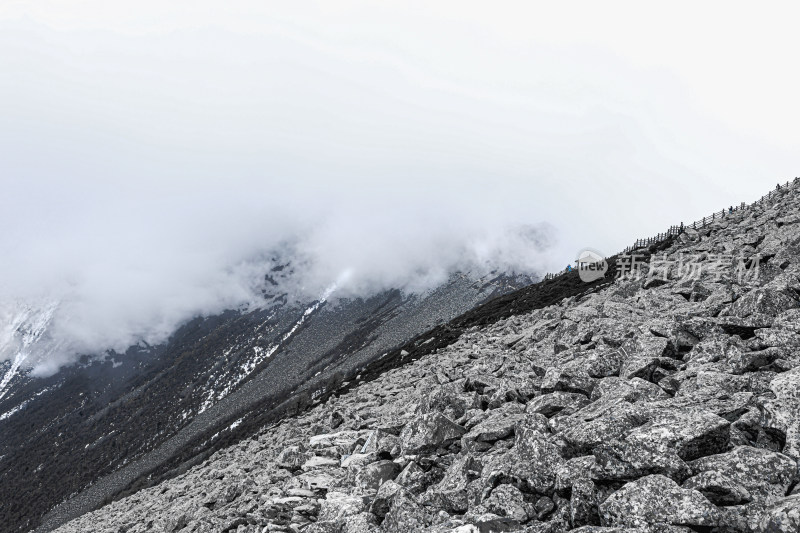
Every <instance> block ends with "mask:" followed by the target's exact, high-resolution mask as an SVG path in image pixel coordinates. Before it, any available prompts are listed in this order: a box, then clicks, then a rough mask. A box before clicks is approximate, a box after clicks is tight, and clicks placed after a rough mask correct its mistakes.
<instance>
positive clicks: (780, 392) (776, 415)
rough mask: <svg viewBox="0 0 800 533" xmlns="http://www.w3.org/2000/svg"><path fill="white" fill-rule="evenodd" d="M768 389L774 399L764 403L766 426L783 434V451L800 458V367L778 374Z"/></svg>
mask: <svg viewBox="0 0 800 533" xmlns="http://www.w3.org/2000/svg"><path fill="white" fill-rule="evenodd" d="M770 389H772V392H773V393H775V396H776V399H775V400H774V401H769V402H766V403H765V405H764V409H765V415H766V417H765V418H766V426H767V427H768V428H771V429H775V430H778V431H780V432H782V433H783V434H784V435H785V437H786V445H785V447H784V449H783V453H785V454H786V455H788V456H790V457H793V458H795V459H800V367H797V368H794V369H792V370H790V371H788V372H784V373H783V374H779V375H778V376H777V377H775V378H774V379H773V380H772V382H771V383H770Z"/></svg>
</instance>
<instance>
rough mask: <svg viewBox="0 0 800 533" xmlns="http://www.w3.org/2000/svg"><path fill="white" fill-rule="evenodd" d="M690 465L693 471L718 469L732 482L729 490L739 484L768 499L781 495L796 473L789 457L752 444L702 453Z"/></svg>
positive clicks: (757, 496) (733, 490)
mask: <svg viewBox="0 0 800 533" xmlns="http://www.w3.org/2000/svg"><path fill="white" fill-rule="evenodd" d="M690 466H691V468H692V470H693V471H694V472H696V473H701V472H705V473H707V472H717V473H719V474H721V475H722V476H724V477H726V478H728V479H730V480H732V481H733V482H734V483H735V485H732V486H731V487H730V488H731V491H732V492H734V493H736V492H738V491H739V489H737V485H738V486H740V487H743V488H744V489H745V490H746V491H747V492H748V493H749V494H751V495H752V496H753V497H756V498H760V499H763V500H764V501H766V502H767V503H772V502H773V501H775V500H777V499H778V498H782V497H784V496H785V495H786V491H787V490H788V489H789V487H790V486H791V485H792V483H793V482H794V481H795V480H796V475H797V464H796V463H795V461H794V460H793V459H791V458H790V457H787V456H785V455H783V454H781V453H777V452H772V451H769V450H763V449H760V448H753V447H751V446H739V447H737V448H735V449H734V450H733V451H730V452H727V453H722V454H718V455H710V456H708V457H703V458H701V459H698V460H696V461H692V462H691V463H690ZM720 479H724V478H720Z"/></svg>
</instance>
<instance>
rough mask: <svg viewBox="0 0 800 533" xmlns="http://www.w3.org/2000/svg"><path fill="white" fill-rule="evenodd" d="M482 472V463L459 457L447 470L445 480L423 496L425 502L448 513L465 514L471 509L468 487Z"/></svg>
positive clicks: (472, 458)
mask: <svg viewBox="0 0 800 533" xmlns="http://www.w3.org/2000/svg"><path fill="white" fill-rule="evenodd" d="M480 471H481V465H480V463H479V462H477V461H476V460H475V458H474V457H472V456H471V455H463V456H461V457H458V458H457V459H456V460H455V461H454V462H453V464H452V465H450V468H448V469H447V471H446V472H445V475H444V478H442V480H441V481H440V482H439V483H438V484H436V485H435V486H432V487H430V488H429V489H428V491H427V492H426V493H425V494H424V495H423V497H422V499H423V501H424V502H425V503H429V504H431V505H434V506H436V507H439V508H442V509H444V510H446V511H448V512H453V513H463V512H465V511H466V510H467V509H468V508H469V495H468V493H467V486H468V485H469V483H470V481H472V480H473V479H476V478H477V477H478V475H479V474H480Z"/></svg>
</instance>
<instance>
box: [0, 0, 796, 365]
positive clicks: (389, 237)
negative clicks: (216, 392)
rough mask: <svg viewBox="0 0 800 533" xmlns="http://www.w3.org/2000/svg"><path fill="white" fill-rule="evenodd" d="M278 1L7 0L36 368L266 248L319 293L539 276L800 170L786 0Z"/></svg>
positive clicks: (8, 175)
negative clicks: (42, 327) (40, 348)
mask: <svg viewBox="0 0 800 533" xmlns="http://www.w3.org/2000/svg"><path fill="white" fill-rule="evenodd" d="M164 4H169V5H164ZM284 4H285V3H277V2H275V3H272V2H239V1H232V2H225V3H219V2H200V1H193V2H169V3H165V2H155V1H141V2H137V3H135V6H134V4H130V5H129V6H127V7H125V8H123V7H121V6H122V4H118V3H108V2H101V1H99V0H97V1H85V2H67V1H42V2H36V3H30V2H4V3H3V5H2V6H0V72H2V75H0V101H1V102H2V104H0V227H1V228H2V231H0V251H1V252H2V255H0V321H2V324H0V343H2V342H4V341H3V339H4V338H5V339H6V340H7V339H8V338H11V337H13V335H12V333H11V331H12V330H13V327H14V324H16V322H14V320H18V319H19V317H20V309H26V308H27V307H29V308H31V309H33V310H37V309H49V308H50V307H48V306H49V305H55V308H54V309H55V311H54V314H53V317H52V320H51V321H50V322H48V325H47V328H48V331H49V335H50V336H51V339H52V341H53V343H54V345H51V347H52V346H55V348H54V351H53V353H52V354H49V355H48V357H47V358H46V359H44V360H42V359H41V358H39V359H37V360H36V361H37V362H36V363H35V364H36V365H38V366H37V369H36V370H37V371H38V372H39V373H46V372H51V371H53V370H55V369H56V368H57V367H58V365H59V364H61V363H63V362H65V361H68V360H70V358H71V357H72V354H74V353H75V352H100V351H103V350H105V349H108V348H115V349H118V350H121V349H124V348H125V347H126V346H128V345H130V344H132V343H135V342H138V341H140V340H144V341H147V342H151V343H154V342H160V341H163V340H164V339H165V338H166V337H167V336H168V335H169V334H170V332H172V331H173V330H174V329H175V327H176V326H177V325H179V324H180V323H181V322H183V321H185V320H187V319H189V318H192V317H194V316H197V315H201V314H209V313H214V312H218V311H220V310H223V309H226V308H235V307H239V306H242V305H245V304H247V303H250V302H252V301H253V299H254V295H257V294H258V290H259V289H260V283H261V280H262V279H263V275H264V270H265V268H266V267H267V265H268V264H269V261H270V260H271V259H272V258H273V257H274V255H275V253H276V251H278V252H281V253H283V254H284V255H285V256H289V255H290V256H291V259H292V260H293V261H294V262H295V264H296V265H299V266H300V267H299V268H298V276H297V278H296V285H295V286H293V287H292V290H294V291H296V292H297V293H298V294H304V295H306V296H308V297H312V298H313V297H315V296H317V295H319V294H321V293H322V292H323V291H324V290H325V289H326V288H327V287H329V286H331V285H332V284H334V283H337V287H338V288H337V292H336V294H340V295H346V296H352V295H367V294H369V293H371V292H374V291H375V290H379V289H382V288H388V287H399V288H403V289H405V290H408V291H422V290H426V289H428V288H430V287H433V286H435V285H436V284H437V283H441V282H442V281H443V280H444V279H446V277H447V276H448V274H449V273H451V272H453V271H456V270H469V271H472V272H483V271H487V270H492V269H501V270H505V271H513V272H518V273H527V274H533V275H540V274H542V273H544V272H547V271H548V270H549V271H553V270H556V269H561V268H563V267H564V266H565V265H566V264H567V263H569V262H571V261H573V260H574V259H575V257H574V256H575V255H576V253H577V252H578V250H580V249H581V248H583V247H587V246H589V247H592V248H595V249H599V250H602V251H603V252H605V253H607V254H608V255H611V254H613V253H615V252H617V251H619V250H620V249H621V248H623V247H624V246H626V245H627V244H629V243H630V242H632V241H633V240H634V239H636V238H637V237H646V236H650V235H652V234H654V233H657V232H659V231H663V230H664V229H665V228H667V227H669V226H670V225H672V224H676V223H678V222H680V221H681V220H684V221H691V220H694V219H697V218H700V217H702V216H704V215H706V214H709V213H710V212H712V211H716V210H719V209H722V208H723V207H726V206H728V205H730V204H734V203H738V202H740V201H752V200H754V199H756V198H758V197H759V196H760V195H761V194H763V193H765V192H766V191H767V190H768V189H770V188H771V187H774V186H775V183H776V182H777V181H778V180H779V179H784V180H785V179H788V178H790V177H793V176H794V175H796V174H800V172H797V170H798V168H800V166H798V158H799V156H798V154H800V150H798V148H800V128H798V127H797V125H798V124H800V106H797V104H796V91H797V88H798V72H797V69H795V68H794V58H793V57H792V56H793V55H794V52H795V51H796V50H797V49H798V48H799V46H798V45H800V43H798V42H797V41H798V40H800V37H799V36H798V34H797V32H796V31H795V28H794V27H793V21H794V20H796V17H794V16H791V13H789V12H788V11H787V10H786V9H782V8H780V7H777V5H776V4H771V5H772V6H773V7H772V8H770V9H772V11H769V10H768V9H767V8H765V7H764V6H760V7H759V12H758V13H754V12H751V11H750V10H744V9H741V10H739V9H734V7H733V6H732V5H731V4H729V3H722V4H719V5H718V6H712V5H711V4H703V5H702V6H698V5H696V4H693V3H686V4H680V3H671V4H669V6H668V8H667V7H666V6H665V8H664V11H663V12H654V11H653V8H648V6H644V5H641V3H630V4H627V3H619V4H613V3H612V4H602V5H599V4H595V3H585V4H580V3H569V5H567V4H564V6H563V7H558V6H553V5H549V4H545V3H541V4H538V5H537V3H530V2H520V3H499V4H491V5H489V4H486V3H476V4H471V3H464V2H452V3H448V2H434V3H430V2H423V3H413V2H412V3H409V2H398V3H391V2H381V3H380V4H381V7H377V6H375V5H370V4H369V3H364V4H360V3H356V2H326V3H323V4H321V5H318V4H310V3H309V4H301V3H291V4H292V6H293V7H287V6H286V5H284ZM334 5H335V6H336V7H334ZM648 9H649V10H650V11H648ZM787 9H788V8H787ZM54 302H56V303H54ZM26 306H27V307H26ZM31 313H33V314H35V311H31ZM9 342H10V341H9ZM15 342H17V344H13V345H12V344H8V343H7V344H6V348H5V351H0V358H10V359H13V358H14V357H15V355H16V353H17V351H18V350H19V349H20V346H19V345H18V344H19V341H15ZM32 360H34V359H31V361H32Z"/></svg>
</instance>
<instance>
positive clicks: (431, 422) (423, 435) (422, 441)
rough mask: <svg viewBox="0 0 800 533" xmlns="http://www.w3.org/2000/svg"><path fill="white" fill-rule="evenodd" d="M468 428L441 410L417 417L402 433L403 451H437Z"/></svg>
mask: <svg viewBox="0 0 800 533" xmlns="http://www.w3.org/2000/svg"><path fill="white" fill-rule="evenodd" d="M464 433H466V430H465V429H464V428H463V427H461V426H459V425H458V424H456V423H455V422H453V421H452V420H450V419H449V418H447V417H446V416H444V415H443V414H441V413H439V412H433V413H426V414H424V415H422V416H420V417H418V418H415V419H414V420H412V421H411V422H409V423H408V424H406V426H405V427H404V428H403V431H402V432H401V433H400V446H401V447H402V450H403V453H404V454H406V455H409V454H418V453H425V452H430V451H435V450H436V449H437V448H439V447H445V446H447V445H449V444H451V443H452V442H455V441H457V440H458V439H460V438H461V436H462V435H464Z"/></svg>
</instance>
